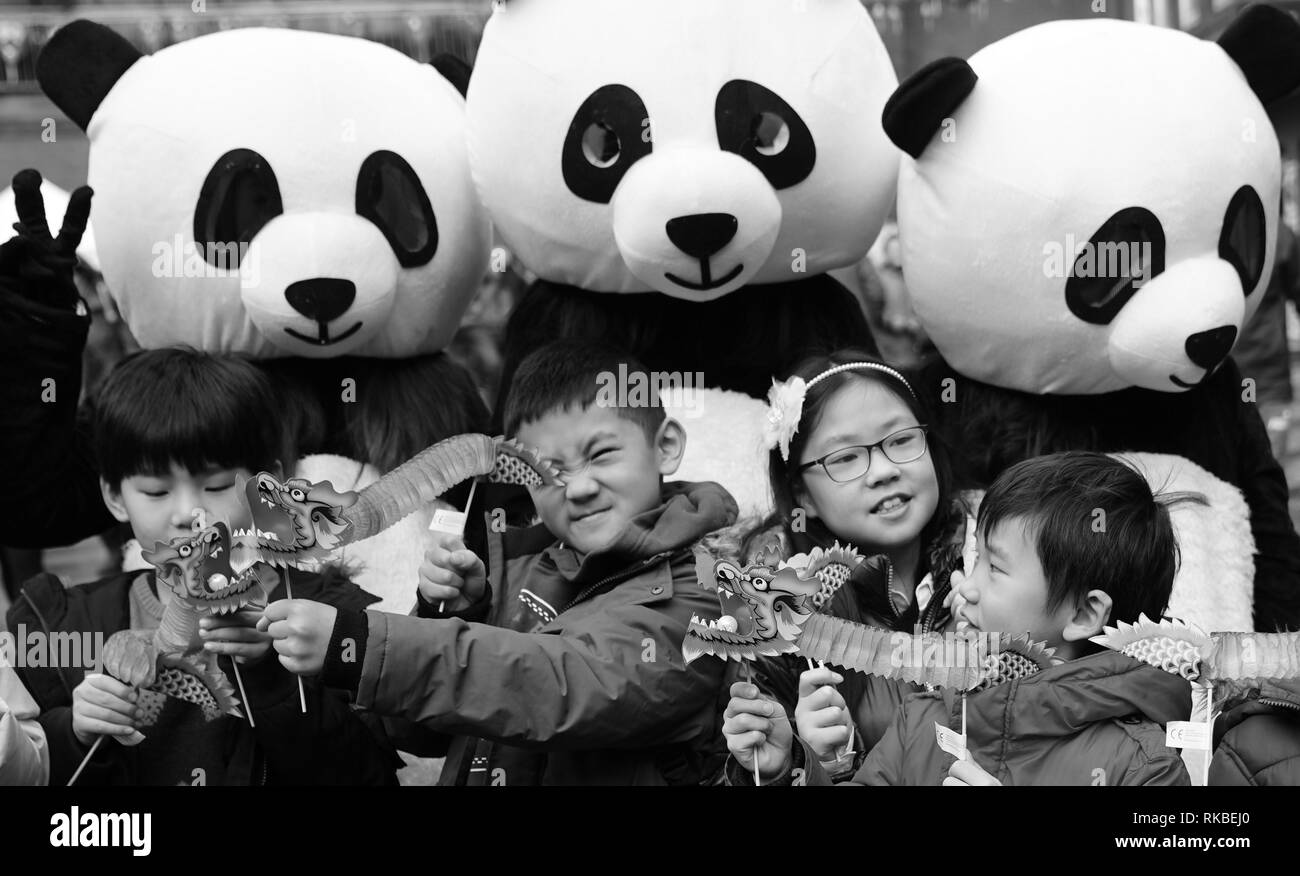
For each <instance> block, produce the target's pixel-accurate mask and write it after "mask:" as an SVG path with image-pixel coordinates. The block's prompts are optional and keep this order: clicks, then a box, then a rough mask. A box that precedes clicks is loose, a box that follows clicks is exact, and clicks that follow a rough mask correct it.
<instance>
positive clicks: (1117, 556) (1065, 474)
mask: <svg viewBox="0 0 1300 876" xmlns="http://www.w3.org/2000/svg"><path fill="white" fill-rule="evenodd" d="M1008 520H1023V521H1024V522H1025V526H1026V537H1027V538H1029V539H1031V540H1032V541H1033V543H1034V547H1035V550H1036V551H1037V553H1038V561H1039V563H1041V564H1042V567H1043V574H1044V576H1045V577H1046V578H1047V588H1048V589H1047V609H1048V611H1055V610H1056V609H1058V608H1060V607H1061V606H1062V605H1066V604H1074V605H1078V604H1080V603H1081V602H1082V600H1083V598H1084V596H1085V595H1086V594H1087V593H1088V592H1089V591H1091V590H1100V591H1102V592H1104V593H1106V594H1107V595H1109V596H1110V598H1111V602H1112V608H1111V614H1110V620H1109V621H1108V623H1110V624H1112V625H1114V624H1115V623H1117V622H1118V621H1126V622H1128V623H1136V622H1137V620H1138V615H1140V614H1146V616H1147V617H1149V618H1151V619H1153V620H1158V619H1159V618H1160V616H1161V615H1162V614H1163V613H1164V611H1165V607H1166V606H1167V605H1168V604H1169V594H1170V592H1171V591H1172V590H1173V586H1174V573H1175V572H1176V571H1177V569H1178V541H1177V539H1176V538H1175V536H1174V528H1173V523H1172V521H1171V520H1170V518H1169V509H1168V508H1167V507H1166V504H1165V503H1164V502H1163V501H1161V500H1159V499H1157V498H1156V497H1155V496H1153V495H1152V491H1151V487H1150V485H1149V484H1148V483H1147V482H1146V479H1145V478H1143V477H1142V475H1140V474H1138V473H1137V472H1136V471H1135V470H1134V469H1132V468H1130V467H1129V466H1128V465H1125V464H1124V463H1123V462H1121V461H1119V460H1118V459H1115V458H1113V457H1110V456H1107V455H1105V454H1104V453H1090V452H1083V451H1070V452H1066V453H1053V454H1051V455H1049V456H1040V457H1037V458H1035V459H1029V460H1025V461H1024V462H1021V463H1017V464H1016V465H1013V466H1012V467H1011V468H1009V469H1007V470H1006V471H1005V472H1003V473H1002V475H1001V477H999V478H998V479H997V480H996V481H994V482H993V485H992V486H991V487H989V490H988V493H987V494H986V495H985V496H984V500H983V501H982V502H981V503H980V511H979V524H978V532H979V534H980V535H982V536H984V537H985V538H987V537H988V534H989V533H990V532H993V531H994V530H996V529H997V527H998V526H999V525H1000V524H1002V523H1005V522H1006V521H1008Z"/></svg>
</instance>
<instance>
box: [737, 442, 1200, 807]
mask: <svg viewBox="0 0 1300 876" xmlns="http://www.w3.org/2000/svg"><path fill="white" fill-rule="evenodd" d="M976 537H977V544H978V549H979V558H978V560H977V562H976V565H975V568H974V569H973V571H972V573H971V575H970V577H969V578H968V579H966V580H965V581H964V582H963V583H962V585H961V588H960V590H961V595H962V597H963V598H964V600H965V603H964V604H963V605H962V606H961V607H960V608H959V609H958V610H957V616H958V618H959V626H958V628H959V629H965V630H970V631H975V632H988V633H1010V634H1012V635H1013V636H1018V635H1021V634H1024V633H1028V634H1029V637H1030V639H1031V640H1032V641H1035V642H1042V643H1044V644H1046V645H1047V646H1048V647H1050V648H1054V649H1055V654H1054V656H1053V660H1052V662H1053V665H1052V666H1050V667H1049V668H1046V669H1042V670H1039V671H1036V672H1030V673H1024V674H1017V673H1012V675H1013V676H1016V677H1011V678H1009V679H1005V680H1003V681H1002V682H1001V683H999V684H994V685H992V686H990V687H988V688H986V689H983V690H980V691H978V692H974V693H970V694H967V695H965V697H964V698H963V695H962V694H961V692H960V691H955V690H936V691H932V692H926V693H918V694H913V695H911V696H909V697H908V698H907V699H905V700H904V702H903V704H902V706H900V707H899V708H898V710H897V712H896V713H895V716H894V723H893V727H892V728H891V729H890V730H889V731H888V733H886V735H885V737H884V738H883V739H882V740H881V741H880V743H879V744H877V745H876V747H875V748H873V749H872V751H871V753H870V754H869V755H868V757H867V759H866V761H865V762H864V763H863V765H862V767H861V768H860V769H859V770H858V771H857V773H856V774H855V775H854V776H853V779H852V782H853V783H855V784H865V785H937V784H941V783H942V784H945V785H947V784H953V785H965V784H981V785H1000V784H1008V785H1033V784H1040V785H1186V784H1189V779H1188V776H1187V771H1186V769H1185V768H1184V766H1183V762H1182V760H1181V758H1180V757H1179V756H1178V752H1177V751H1175V750H1173V749H1170V748H1166V747H1165V744H1164V743H1165V732H1164V729H1163V725H1165V724H1166V723H1168V722H1169V721H1185V720H1187V719H1188V717H1189V715H1190V712H1191V688H1190V685H1189V684H1188V682H1187V681H1186V680H1184V679H1183V678H1181V677H1180V676H1178V675H1173V674H1170V673H1167V672H1164V671H1163V670H1161V669H1158V668H1156V667H1153V666H1149V665H1147V664H1146V663H1143V662H1141V661H1139V660H1136V659H1134V658H1132V657H1127V656H1125V655H1124V654H1121V653H1119V652H1116V651H1109V650H1106V649H1104V648H1102V647H1100V646H1098V645H1095V644H1093V643H1092V642H1090V641H1089V640H1090V638H1091V637H1093V636H1096V635H1100V634H1101V633H1102V631H1103V627H1104V626H1105V625H1107V624H1110V625H1112V626H1113V625H1115V624H1116V623H1117V622H1118V621H1127V622H1129V623H1136V622H1137V621H1138V619H1139V615H1141V614H1146V615H1147V616H1148V617H1150V618H1159V617H1160V616H1161V615H1162V614H1163V613H1164V610H1165V607H1166V605H1167V604H1168V602H1169V594H1170V592H1171V591H1172V589H1173V580H1174V573H1175V571H1176V569H1177V566H1178V545H1177V542H1176V540H1175V537H1174V532H1173V526H1172V523H1171V522H1170V519H1169V511H1168V508H1167V507H1166V506H1165V504H1164V502H1163V501H1161V500H1160V499H1157V498H1155V497H1154V496H1153V495H1152V493H1151V488H1150V487H1149V486H1148V485H1147V482H1146V481H1145V480H1144V479H1143V478H1142V476H1141V475H1139V474H1138V473H1137V472H1135V471H1134V470H1133V469H1131V468H1130V467H1128V466H1127V465H1125V464H1124V463H1122V462H1120V461H1118V460H1116V459H1113V458H1111V457H1109V456H1106V455H1104V454H1099V453H1082V452H1069V453H1058V454H1053V455H1051V456H1044V457H1039V458H1037V459H1031V460H1027V461H1025V462H1022V463H1019V464H1017V465H1015V466H1012V467H1011V468H1009V469H1007V471H1006V472H1004V473H1003V474H1002V476H1001V477H999V478H998V479H997V481H995V482H994V484H993V485H992V486H991V487H990V488H989V491H988V493H987V494H986V495H985V497H984V500H983V502H981V504H980V510H979V523H978V527H977V530H976ZM828 674H829V673H828ZM823 690H824V688H823ZM731 694H732V699H731V702H730V703H729V704H728V706H727V711H726V717H725V723H724V726H723V732H724V734H725V735H726V737H727V744H728V747H729V748H730V750H731V752H732V756H733V757H732V759H731V761H730V762H729V763H728V770H727V773H728V781H729V782H731V783H733V784H746V783H751V782H752V781H753V779H752V778H751V776H752V770H753V763H754V758H755V756H756V755H755V752H756V751H757V752H758V754H757V757H758V760H759V769H760V776H761V777H762V778H763V779H764V783H765V784H766V783H769V782H770V783H774V784H780V783H783V782H785V783H788V782H790V781H791V780H792V778H793V777H795V776H796V775H798V774H796V773H795V770H799V771H800V772H801V774H802V775H803V776H805V777H806V780H807V782H808V783H809V784H829V779H828V778H827V776H826V774H825V772H824V771H823V770H822V768H821V765H820V764H819V763H818V759H817V758H816V757H814V756H812V754H811V750H810V749H808V747H807V746H806V744H804V743H802V741H800V740H798V739H797V738H796V737H794V735H793V732H792V731H791V729H790V724H789V720H788V719H787V718H785V716H784V713H783V711H781V710H779V707H777V708H776V709H773V706H774V705H775V704H774V703H772V702H771V701H769V700H766V699H762V698H760V697H759V696H758V692H757V690H756V689H755V688H754V687H753V686H752V685H746V684H743V683H740V684H736V685H733V686H732V689H731ZM963 714H964V715H965V716H966V717H965V720H966V726H965V731H966V739H965V746H966V752H967V756H966V757H965V758H957V757H955V756H954V755H953V754H951V753H949V752H948V751H947V750H945V749H944V748H943V747H941V745H940V742H939V739H938V737H937V731H936V725H939V726H942V727H947V728H950V729H952V730H955V731H957V732H960V731H961V724H960V722H961V720H962V715H963ZM792 743H798V744H792ZM950 748H951V746H950Z"/></svg>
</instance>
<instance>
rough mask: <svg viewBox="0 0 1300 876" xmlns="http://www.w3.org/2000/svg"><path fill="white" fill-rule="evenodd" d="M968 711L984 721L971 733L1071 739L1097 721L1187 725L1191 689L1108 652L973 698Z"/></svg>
mask: <svg viewBox="0 0 1300 876" xmlns="http://www.w3.org/2000/svg"><path fill="white" fill-rule="evenodd" d="M1012 687H1014V690H1012V689H1011V688H1012ZM967 709H969V710H971V711H973V712H974V713H975V714H976V715H978V717H979V719H980V720H977V721H971V722H970V724H969V725H968V728H969V729H968V732H970V731H973V730H978V729H983V730H984V731H985V732H987V733H991V734H994V735H997V736H1002V735H1007V736H1016V737H1032V736H1044V737H1058V736H1070V735H1072V734H1074V733H1078V732H1079V731H1081V730H1083V729H1084V728H1085V727H1087V726H1088V725H1090V724H1095V723H1097V722H1099V721H1106V720H1111V719H1123V718H1129V717H1134V716H1136V717H1141V718H1146V719H1147V720H1150V721H1154V722H1155V723H1157V724H1167V723H1168V722H1170V721H1186V720H1187V719H1188V717H1190V715H1191V710H1192V688H1191V684H1190V683H1189V682H1188V681H1187V680H1186V679H1184V678H1182V677H1180V676H1177V675H1174V674H1171V673H1168V672H1165V671H1164V670H1162V669H1158V668H1156V667H1154V666H1150V665H1148V664H1146V663H1143V662H1142V661H1140V660H1136V659H1134V658H1132V657H1128V656H1125V655H1124V654H1121V653H1119V652H1117V651H1106V652H1103V653H1101V654H1093V655H1091V656H1088V657H1080V658H1079V659H1077V660H1071V661H1069V662H1067V663H1062V664H1060V665H1059V666H1053V667H1052V668H1051V669H1046V670H1044V671H1042V672H1039V673H1037V674H1035V675H1032V676H1029V677H1027V678H1024V679H1021V680H1020V681H1019V682H1012V683H1011V684H1005V685H999V686H998V687H995V688H993V689H992V690H990V691H988V692H987V693H986V694H983V695H975V696H971V697H969V698H968V699H967ZM1004 722H1005V723H1004ZM1004 731H1009V732H1006V733H1005V734H1004ZM981 735H982V734H981Z"/></svg>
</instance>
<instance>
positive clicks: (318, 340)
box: [284, 322, 361, 347]
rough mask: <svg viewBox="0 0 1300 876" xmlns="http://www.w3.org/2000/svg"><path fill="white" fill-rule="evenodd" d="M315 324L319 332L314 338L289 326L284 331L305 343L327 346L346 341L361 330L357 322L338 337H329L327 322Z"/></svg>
mask: <svg viewBox="0 0 1300 876" xmlns="http://www.w3.org/2000/svg"><path fill="white" fill-rule="evenodd" d="M317 325H319V326H320V329H319V333H318V334H317V335H316V337H314V338H313V337H309V336H307V335H304V334H302V333H301V332H296V331H294V330H293V329H291V328H287V329H285V330H284V331H285V334H287V335H289V336H290V337H291V338H295V339H297V340H299V341H302V342H303V343H305V344H312V345H313V346H317V347H328V346H330V345H331V344H338V343H341V342H343V341H346V340H347V339H348V338H350V337H352V336H353V335H355V334H356V333H357V332H359V331H361V323H360V322H357V324H356V325H354V326H352V328H350V329H348V330H347V331H345V332H344V333H343V334H341V335H339V336H338V337H334V338H331V337H330V327H329V323H327V322H322V323H317Z"/></svg>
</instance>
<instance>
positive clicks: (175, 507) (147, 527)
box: [100, 463, 252, 550]
mask: <svg viewBox="0 0 1300 876" xmlns="http://www.w3.org/2000/svg"><path fill="white" fill-rule="evenodd" d="M251 476H252V473H251V472H249V471H248V469H245V468H211V469H207V470H205V471H201V472H191V471H189V470H188V469H185V468H182V467H181V466H179V465H177V464H175V463H172V466H171V470H170V471H169V472H168V473H167V474H163V475H132V476H130V477H127V478H123V479H122V483H121V485H120V487H119V488H118V489H116V490H115V489H113V487H112V486H111V485H109V484H108V483H106V482H104V481H102V480H101V481H100V490H101V492H102V493H103V496H104V504H106V505H107V506H108V509H109V511H111V512H112V514H113V516H114V517H116V518H117V519H118V520H120V521H123V522H129V523H130V524H131V530H132V532H133V533H134V534H135V537H136V539H137V540H138V541H139V542H140V546H141V547H142V548H144V549H145V550H152V549H153V547H154V545H155V544H157V543H159V542H162V543H166V542H169V541H171V540H172V539H173V538H177V537H179V536H184V535H190V534H192V533H193V532H194V531H195V529H196V528H201V527H203V526H209V525H211V524H213V523H218V522H220V523H226V524H227V525H229V526H230V527H231V528H232V529H234V528H237V527H245V526H248V524H249V514H248V509H247V508H246V507H245V506H244V499H243V491H242V490H241V489H239V486H240V485H241V484H242V483H243V482H244V481H245V480H246V479H247V478H249V477H251ZM196 520H198V521H199V523H198V526H197V527H196V525H195V521H196Z"/></svg>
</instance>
